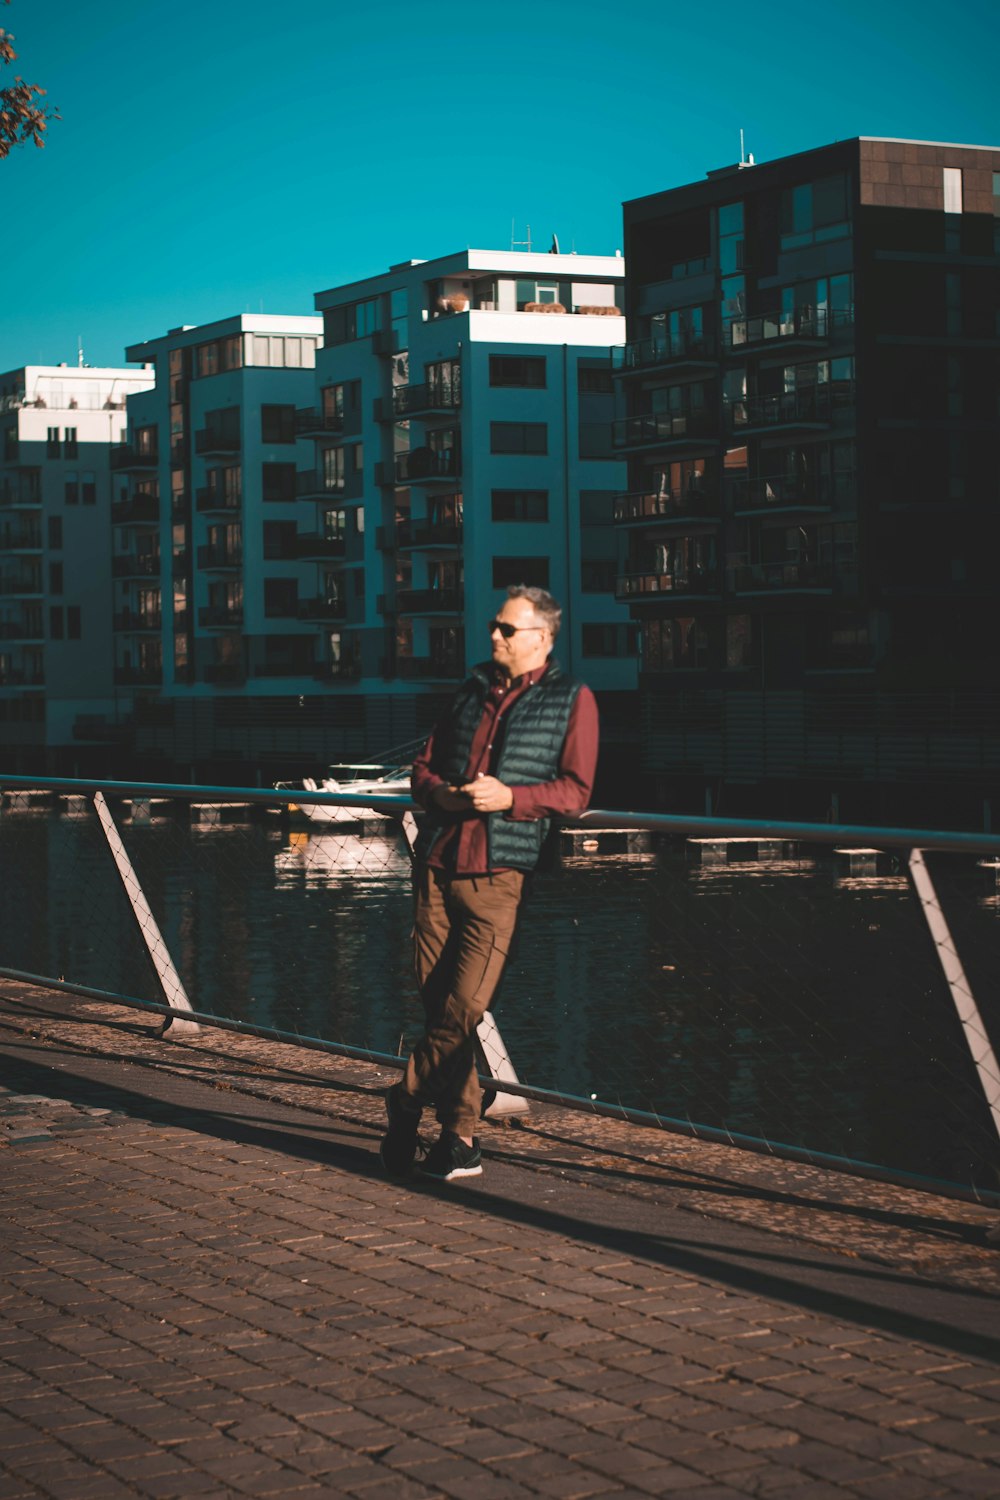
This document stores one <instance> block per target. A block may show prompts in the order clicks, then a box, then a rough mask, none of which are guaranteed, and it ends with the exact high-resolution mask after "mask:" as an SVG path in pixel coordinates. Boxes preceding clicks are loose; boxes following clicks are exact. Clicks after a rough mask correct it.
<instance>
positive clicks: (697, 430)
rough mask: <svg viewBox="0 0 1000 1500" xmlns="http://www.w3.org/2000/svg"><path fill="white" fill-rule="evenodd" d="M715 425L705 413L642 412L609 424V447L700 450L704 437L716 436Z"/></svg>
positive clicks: (711, 417) (710, 415) (712, 417)
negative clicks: (697, 448)
mask: <svg viewBox="0 0 1000 1500" xmlns="http://www.w3.org/2000/svg"><path fill="white" fill-rule="evenodd" d="M717 425H718V424H717V423H716V420H715V417H714V415H713V414H711V413H709V412H708V411H692V412H688V413H684V414H681V415H677V416H674V415H672V414H671V413H669V412H659V411H651V412H642V413H641V414H640V415H638V416H635V417H618V418H616V420H615V421H614V422H613V423H612V424H611V441H612V446H613V447H615V448H620V449H638V448H674V449H677V448H690V447H692V446H694V447H701V446H703V445H704V442H705V439H706V438H714V437H716V436H717V431H716V429H717Z"/></svg>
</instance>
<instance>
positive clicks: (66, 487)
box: [63, 473, 80, 505]
mask: <svg viewBox="0 0 1000 1500" xmlns="http://www.w3.org/2000/svg"><path fill="white" fill-rule="evenodd" d="M63 493H64V495H65V498H66V504H67V505H76V504H77V503H78V502H79V499H80V476H79V475H78V474H72V473H71V474H67V475H66V478H65V479H64V481H63Z"/></svg>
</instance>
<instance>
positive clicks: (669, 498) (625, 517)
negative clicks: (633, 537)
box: [613, 489, 721, 526]
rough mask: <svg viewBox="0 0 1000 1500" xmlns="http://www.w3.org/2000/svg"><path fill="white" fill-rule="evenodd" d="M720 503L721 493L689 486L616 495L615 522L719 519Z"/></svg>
mask: <svg viewBox="0 0 1000 1500" xmlns="http://www.w3.org/2000/svg"><path fill="white" fill-rule="evenodd" d="M720 512H721V506H720V502H719V497H718V495H717V494H716V493H715V492H714V491H712V490H708V489H687V490H682V491H680V492H678V493H677V494H674V493H672V492H670V491H667V492H666V493H663V492H655V493H653V494H644V493H643V492H642V491H638V492H634V493H631V494H627V495H616V496H615V498H614V511H613V516H614V522H615V525H616V526H641V525H649V524H650V522H656V521H683V520H689V519H691V518H693V517H697V518H699V519H706V520H718V519H719V516H720Z"/></svg>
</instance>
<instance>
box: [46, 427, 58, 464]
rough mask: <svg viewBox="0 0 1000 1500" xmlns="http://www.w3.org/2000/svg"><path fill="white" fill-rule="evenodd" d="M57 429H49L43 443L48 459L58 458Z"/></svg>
mask: <svg viewBox="0 0 1000 1500" xmlns="http://www.w3.org/2000/svg"><path fill="white" fill-rule="evenodd" d="M59 451H60V448H59V428H58V427H50V428H49V429H48V436H47V438H46V443H45V452H46V454H47V456H48V457H49V458H58V457H59Z"/></svg>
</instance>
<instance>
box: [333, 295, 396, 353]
mask: <svg viewBox="0 0 1000 1500" xmlns="http://www.w3.org/2000/svg"><path fill="white" fill-rule="evenodd" d="M381 326H382V304H381V300H380V299H379V298H378V297H369V298H366V300H365V301H364V302H348V303H345V304H344V305H343V306H341V307H328V308H327V309H326V310H325V312H324V313H323V341H324V343H325V344H327V345H331V344H347V343H350V342H351V340H352V339H363V338H367V336H368V335H369V334H371V333H374V332H375V331H376V329H378V328H381Z"/></svg>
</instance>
